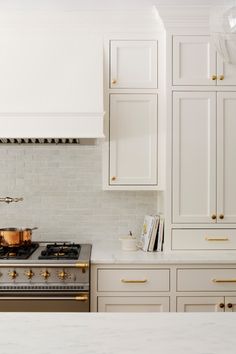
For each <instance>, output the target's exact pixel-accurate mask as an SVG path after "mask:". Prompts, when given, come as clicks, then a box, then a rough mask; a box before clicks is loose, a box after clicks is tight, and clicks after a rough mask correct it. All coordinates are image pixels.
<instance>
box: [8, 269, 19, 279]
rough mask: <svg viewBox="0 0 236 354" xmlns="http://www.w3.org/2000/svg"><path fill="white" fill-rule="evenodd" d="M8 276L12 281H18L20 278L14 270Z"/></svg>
mask: <svg viewBox="0 0 236 354" xmlns="http://www.w3.org/2000/svg"><path fill="white" fill-rule="evenodd" d="M8 275H9V277H10V278H11V279H16V277H17V276H18V273H17V272H16V271H15V270H13V271H11V272H9V273H8Z"/></svg>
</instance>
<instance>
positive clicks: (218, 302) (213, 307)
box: [177, 296, 224, 312]
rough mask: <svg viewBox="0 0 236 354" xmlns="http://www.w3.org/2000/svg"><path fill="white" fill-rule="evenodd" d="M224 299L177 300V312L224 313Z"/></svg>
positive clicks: (209, 297)
mask: <svg viewBox="0 0 236 354" xmlns="http://www.w3.org/2000/svg"><path fill="white" fill-rule="evenodd" d="M222 304H223V305H224V297H221V296H219V297H217V296H216V297H215V296H203V297H201V296H186V297H185V296H183V297H178V298H177V312H224V306H222Z"/></svg>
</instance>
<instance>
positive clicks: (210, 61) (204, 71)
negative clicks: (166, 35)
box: [173, 35, 236, 86]
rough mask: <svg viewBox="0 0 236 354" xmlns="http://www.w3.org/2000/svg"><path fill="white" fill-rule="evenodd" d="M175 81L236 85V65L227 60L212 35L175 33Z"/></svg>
mask: <svg viewBox="0 0 236 354" xmlns="http://www.w3.org/2000/svg"><path fill="white" fill-rule="evenodd" d="M173 85H208V86H216V85H217V86H227V85H236V66H235V65H232V64H229V63H225V62H224V61H223V60H222V58H221V57H220V55H219V54H217V52H216V48H215V45H214V43H213V40H212V39H211V37H210V36H206V35H174V36H173Z"/></svg>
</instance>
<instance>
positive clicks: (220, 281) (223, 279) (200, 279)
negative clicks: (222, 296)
mask: <svg viewBox="0 0 236 354" xmlns="http://www.w3.org/2000/svg"><path fill="white" fill-rule="evenodd" d="M235 290H236V269H177V291H235Z"/></svg>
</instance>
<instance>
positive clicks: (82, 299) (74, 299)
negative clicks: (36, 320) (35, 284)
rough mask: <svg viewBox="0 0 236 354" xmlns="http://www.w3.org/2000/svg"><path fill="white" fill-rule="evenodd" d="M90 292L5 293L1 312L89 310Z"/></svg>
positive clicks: (0, 300)
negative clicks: (69, 293)
mask: <svg viewBox="0 0 236 354" xmlns="http://www.w3.org/2000/svg"><path fill="white" fill-rule="evenodd" d="M89 302H90V301H89V293H88V292H83V293H79V294H73V295H66V296H65V294H58V293H57V294H55V293H47V294H45V293H37V294H35V293H34V294H20V295H19V296H18V295H12V294H6V295H5V294H4V295H2V294H1V296H0V312H89V310H90V307H89Z"/></svg>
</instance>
